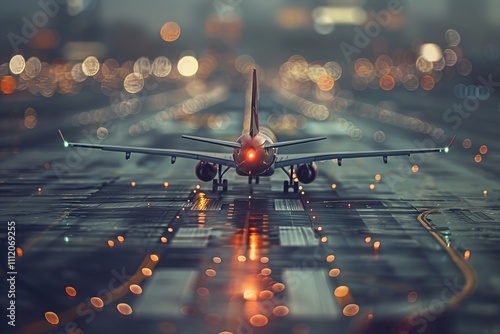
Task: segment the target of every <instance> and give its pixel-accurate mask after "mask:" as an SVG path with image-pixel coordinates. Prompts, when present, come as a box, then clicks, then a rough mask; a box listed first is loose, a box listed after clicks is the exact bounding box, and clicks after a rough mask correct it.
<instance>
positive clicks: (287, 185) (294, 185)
mask: <svg viewBox="0 0 500 334" xmlns="http://www.w3.org/2000/svg"><path fill="white" fill-rule="evenodd" d="M282 170H283V172H285V174H287V175H288V177H289V180H288V181H286V180H285V181H283V192H284V193H288V191H289V190H290V189H293V192H294V193H298V192H299V183H298V182H296V181H294V180H293V173H294V168H293V166H291V167H290V172H287V171H286V170H285V169H284V168H282Z"/></svg>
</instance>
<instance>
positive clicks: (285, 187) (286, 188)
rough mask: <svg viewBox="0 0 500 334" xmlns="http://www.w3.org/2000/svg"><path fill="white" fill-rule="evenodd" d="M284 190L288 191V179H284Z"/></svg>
mask: <svg viewBox="0 0 500 334" xmlns="http://www.w3.org/2000/svg"><path fill="white" fill-rule="evenodd" d="M283 192H284V193H285V194H286V193H288V181H283Z"/></svg>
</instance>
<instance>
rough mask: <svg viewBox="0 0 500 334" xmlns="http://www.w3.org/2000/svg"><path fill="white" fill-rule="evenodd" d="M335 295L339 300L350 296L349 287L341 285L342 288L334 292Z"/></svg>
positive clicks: (339, 287)
mask: <svg viewBox="0 0 500 334" xmlns="http://www.w3.org/2000/svg"><path fill="white" fill-rule="evenodd" d="M333 294H334V295H335V297H337V298H344V297H347V295H349V288H348V287H347V286H345V285H340V286H338V287H337V288H336V289H335V291H334V292H333Z"/></svg>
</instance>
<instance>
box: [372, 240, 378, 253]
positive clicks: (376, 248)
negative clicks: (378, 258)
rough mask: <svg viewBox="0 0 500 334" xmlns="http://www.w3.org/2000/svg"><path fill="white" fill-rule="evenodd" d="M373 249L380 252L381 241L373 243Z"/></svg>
mask: <svg viewBox="0 0 500 334" xmlns="http://www.w3.org/2000/svg"><path fill="white" fill-rule="evenodd" d="M373 249H374V250H375V251H378V250H379V249H380V241H375V242H374V243H373Z"/></svg>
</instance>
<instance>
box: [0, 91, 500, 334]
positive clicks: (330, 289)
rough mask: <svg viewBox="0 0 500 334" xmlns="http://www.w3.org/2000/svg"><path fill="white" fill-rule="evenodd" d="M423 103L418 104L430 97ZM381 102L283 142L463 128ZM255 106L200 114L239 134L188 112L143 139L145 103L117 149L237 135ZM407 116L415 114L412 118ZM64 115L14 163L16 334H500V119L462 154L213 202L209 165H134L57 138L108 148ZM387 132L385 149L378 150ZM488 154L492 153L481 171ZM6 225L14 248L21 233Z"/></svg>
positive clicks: (395, 137) (247, 190)
mask: <svg viewBox="0 0 500 334" xmlns="http://www.w3.org/2000/svg"><path fill="white" fill-rule="evenodd" d="M394 94H404V93H394ZM277 96H278V95H277V93H276V92H268V93H267V94H266V93H265V94H263V95H262V96H261V108H260V109H261V119H263V120H266V119H268V120H269V119H271V118H270V116H273V115H276V110H278V111H279V113H281V112H282V110H284V113H285V114H294V115H295V114H296V113H295V112H294V111H292V110H290V109H286V108H284V107H283V105H282V104H280V101H281V100H280V99H279V97H277ZM396 98H399V99H400V101H402V100H405V99H408V96H396ZM409 99H410V100H408V101H406V102H405V103H407V104H408V105H412V106H418V104H419V103H421V99H422V96H419V95H418V94H411V95H410V96H409ZM359 101H364V102H363V103H361V102H359ZM143 102H144V101H143ZM181 102H182V101H181ZM376 103H377V100H375V98H373V97H372V96H370V95H369V94H366V96H361V97H359V98H357V99H355V100H354V102H353V104H352V106H351V107H349V108H347V109H346V110H345V111H343V112H340V113H336V114H334V115H330V117H329V118H328V119H327V120H326V121H323V122H317V121H314V120H310V119H309V120H308V122H307V125H306V126H305V127H304V128H303V129H302V130H300V131H299V130H290V131H286V132H281V133H279V131H278V134H277V135H278V138H279V139H281V140H286V139H290V138H302V137H307V136H311V135H313V136H318V135H326V136H327V137H328V139H327V140H326V141H323V142H319V143H315V144H307V145H303V146H301V147H296V148H294V150H297V151H298V150H299V149H300V150H302V151H303V152H309V151H313V150H314V151H318V152H321V151H357V150H360V151H361V150H372V149H396V148H413V147H417V146H418V145H419V143H424V142H425V141H427V143H428V142H429V141H430V140H432V141H433V142H434V143H436V144H437V145H438V146H445V145H446V143H447V142H448V140H449V138H451V136H452V135H454V134H455V133H454V132H453V131H452V130H451V129H449V128H444V127H443V128H442V130H443V133H442V135H443V136H441V137H439V139H440V140H439V141H437V140H436V139H435V138H434V139H432V137H430V136H429V135H425V134H421V133H418V131H414V129H412V128H411V127H408V126H402V125H399V126H398V125H397V124H394V122H389V121H387V118H383V117H376V114H374V112H376V111H377V110H378V109H371V110H372V112H363V111H366V110H367V109H366V107H367V106H368V107H369V106H374V105H376ZM451 103H453V101H452V100H451V99H446V100H443V101H440V102H439V104H438V105H436V106H435V108H436V110H438V111H437V112H436V115H431V116H429V114H426V116H425V119H422V120H423V121H426V122H429V124H439V122H440V117H441V116H442V110H445V109H446V108H447V106H448V105H450V104H451ZM145 105H146V104H145ZM494 107H495V106H494V105H493V104H486V105H484V110H490V109H492V108H494ZM243 108H244V97H243V95H242V94H239V93H231V94H228V95H224V96H223V97H221V98H220V101H219V100H216V101H214V105H213V106H211V107H209V108H206V109H204V110H201V111H200V113H199V115H210V114H219V115H224V117H225V118H224V119H225V121H226V122H227V124H226V125H227V127H225V128H224V129H220V130H210V129H207V128H206V127H204V126H201V127H197V128H193V127H192V123H190V122H189V121H174V120H171V121H168V122H163V123H159V125H157V126H155V127H154V128H148V131H143V133H142V134H140V135H136V136H129V135H128V133H129V129H130V126H131V125H134V124H142V125H144V123H141V122H147V120H148V119H151V117H154V116H155V115H156V114H157V113H158V110H155V109H154V108H150V109H148V108H144V109H143V111H142V112H140V113H137V114H133V115H130V116H129V117H124V118H115V119H111V120H110V122H111V126H107V128H108V129H112V131H109V134H108V136H107V138H106V139H105V140H104V143H107V144H121V145H133V146H150V147H168V148H190V147H193V146H192V145H193V143H191V142H189V141H185V140H181V139H179V137H180V135H181V134H196V135H203V136H211V137H217V138H220V139H231V140H232V139H235V138H236V137H238V135H239V131H240V129H241V125H242V124H243V111H242V110H243ZM405 108H406V107H402V108H401V109H399V110H398V112H400V113H401V114H411V113H412V112H411V111H409V110H408V109H405ZM84 110H86V109H84ZM89 110H90V109H89ZM42 112H43V110H41V111H39V113H42ZM54 114H55V116H54V117H52V118H44V119H43V120H44V122H45V123H43V124H40V125H39V127H38V128H37V130H36V133H33V134H31V133H30V132H26V134H23V135H22V143H21V145H20V146H19V148H18V151H15V152H12V151H8V152H7V151H6V150H4V152H6V153H4V157H3V158H2V160H3V162H2V165H3V167H2V171H1V175H0V179H1V188H2V192H1V197H2V199H1V206H0V210H1V215H2V218H3V220H4V221H5V222H7V221H15V228H16V229H15V232H16V235H15V237H16V239H15V242H16V246H17V247H18V248H17V256H16V259H15V271H16V273H17V274H16V276H15V277H16V280H15V287H16V296H15V302H16V314H17V323H16V327H15V332H16V333H30V334H32V333H78V332H80V333H106V332H110V333H118V332H123V333H139V332H141V333H228V332H230V333H278V332H279V333H333V332H336V333H337V332H338V333H360V332H361V333H497V332H499V331H500V325H499V322H498V320H497V315H498V314H499V311H500V310H499V305H498V298H499V296H500V268H499V267H498V265H497V255H498V254H499V251H500V248H499V242H498V241H499V237H500V233H499V229H498V224H499V223H500V211H499V196H498V194H499V191H500V189H499V186H498V181H497V180H498V176H497V175H498V172H499V170H498V166H499V162H500V161H499V160H500V158H499V155H498V149H499V144H498V142H497V141H495V140H493V139H492V136H494V134H495V133H496V132H497V127H496V126H495V124H498V112H496V113H495V111H494V110H493V111H492V112H489V113H486V112H485V113H484V114H483V115H484V117H481V118H479V117H476V116H475V115H474V117H471V119H470V120H469V123H468V124H466V125H464V126H463V127H462V128H461V129H460V131H459V132H458V133H457V134H458V139H457V141H456V143H455V144H454V146H453V148H452V150H451V152H450V153H449V154H429V155H425V157H422V156H416V157H415V158H414V157H412V158H411V159H408V158H392V159H389V163H388V164H387V165H386V164H384V163H383V162H382V159H359V160H358V159H353V160H348V161H344V163H343V166H342V167H339V166H337V163H336V162H332V161H326V162H322V163H319V164H318V169H319V176H318V178H317V179H316V181H315V182H314V183H312V184H308V185H303V188H302V189H301V192H300V193H298V194H294V193H288V194H284V193H283V192H282V182H283V180H285V179H286V178H287V176H286V175H285V174H284V173H283V172H281V171H277V172H276V174H275V175H273V176H272V177H270V178H261V180H260V184H258V185H256V184H252V185H249V184H248V183H247V179H245V178H243V177H238V176H236V175H235V174H234V173H233V171H230V172H228V174H227V178H228V179H229V190H228V192H227V193H224V192H222V191H220V192H216V193H214V192H212V191H211V184H210V183H200V182H199V181H198V180H197V179H196V177H195V175H194V165H195V162H193V161H189V160H183V159H177V162H176V163H175V164H174V165H171V163H170V159H169V158H161V157H150V156H143V155H139V154H135V155H134V154H132V157H131V159H130V160H129V161H126V160H125V159H124V156H122V155H121V154H118V153H116V154H115V153H106V152H102V151H85V150H81V151H80V150H75V149H65V148H64V147H63V145H62V142H61V141H60V139H59V137H58V134H57V129H58V128H61V129H63V130H66V132H67V133H66V136H67V137H69V138H68V139H70V140H72V141H81V140H88V138H87V133H90V134H91V135H92V138H93V139H92V140H97V139H96V137H95V129H96V128H97V126H96V125H90V126H78V127H76V126H74V122H73V121H74V117H75V115H79V113H78V112H72V113H69V112H68V113H66V112H62V111H59V112H57V113H54ZM413 114H414V115H415V119H420V118H419V117H420V114H419V113H417V112H415V113H413ZM80 115H81V114H80ZM283 115H284V114H283ZM283 115H282V114H278V116H283ZM487 117H491V120H488V119H487ZM200 119H203V117H202V116H200ZM495 122H496V123H495ZM441 123H442V122H441ZM464 124H465V123H464ZM353 126H355V127H356V128H355V129H354V132H353V129H352V127H353ZM145 128H146V127H144V126H143V129H145ZM358 130H359V131H360V132H361V137H359V134H360V133H359V132H358ZM86 131H88V132H86ZM377 131H383V133H384V137H385V138H384V140H383V141H382V142H377V141H375V140H374V134H375V133H377ZM379 135H380V133H379ZM39 138H43V141H40V140H39ZM353 138H354V139H355V140H353ZM466 138H469V139H471V140H472V143H473V145H472V147H471V148H469V149H466V148H464V146H463V140H464V139H466ZM202 145H203V146H202ZM481 145H487V146H488V153H485V154H483V155H482V159H483V160H482V162H481V163H477V162H475V161H474V156H475V155H476V154H478V152H477V151H478V149H479V147H480V146H481ZM196 149H207V150H210V149H213V147H212V146H210V145H205V144H199V145H198V146H197V147H196ZM283 152H284V153H286V152H287V151H286V149H283V150H282V151H280V153H283ZM288 152H290V151H288ZM294 152H295V151H294ZM1 233H2V250H4V249H7V243H6V240H7V238H6V235H7V228H6V227H3V228H2V231H1ZM4 236H5V237H4ZM8 271H9V270H8V268H7V270H4V271H3V276H6V277H8V276H9V275H8V274H7V272H8ZM3 300H5V296H4V294H2V301H3ZM2 305H3V304H2ZM48 312H53V313H54V314H55V315H54V314H52V313H48ZM56 316H57V317H56ZM54 319H56V320H54ZM51 322H52V323H55V324H51Z"/></svg>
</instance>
